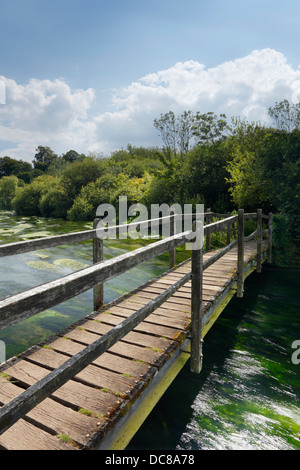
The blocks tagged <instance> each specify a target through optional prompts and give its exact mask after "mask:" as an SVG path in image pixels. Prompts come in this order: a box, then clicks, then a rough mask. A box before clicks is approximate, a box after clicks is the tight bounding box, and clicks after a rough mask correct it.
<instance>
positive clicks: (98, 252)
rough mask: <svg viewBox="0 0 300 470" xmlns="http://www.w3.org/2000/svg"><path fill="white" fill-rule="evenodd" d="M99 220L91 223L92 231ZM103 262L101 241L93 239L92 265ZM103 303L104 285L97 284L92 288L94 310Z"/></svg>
mask: <svg viewBox="0 0 300 470" xmlns="http://www.w3.org/2000/svg"><path fill="white" fill-rule="evenodd" d="M98 222H99V219H95V220H94V223H93V227H94V229H96V228H97V224H98ZM101 261H103V239H102V238H98V237H97V238H94V239H93V263H94V264H96V263H100V262H101ZM103 302H104V285H103V282H101V283H100V284H97V285H96V286H94V287H93V303H94V310H99V309H100V308H101V307H102V306H103Z"/></svg>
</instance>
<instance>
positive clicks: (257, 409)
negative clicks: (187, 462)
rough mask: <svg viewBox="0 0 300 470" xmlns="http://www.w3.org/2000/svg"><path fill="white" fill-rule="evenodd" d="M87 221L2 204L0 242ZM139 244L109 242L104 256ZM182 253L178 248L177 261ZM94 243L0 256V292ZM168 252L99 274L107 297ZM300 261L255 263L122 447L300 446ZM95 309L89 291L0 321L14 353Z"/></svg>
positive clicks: (157, 267) (42, 274)
mask: <svg viewBox="0 0 300 470" xmlns="http://www.w3.org/2000/svg"><path fill="white" fill-rule="evenodd" d="M88 228H91V224H86V223H82V222H79V223H73V222H66V221H61V220H57V219H52V220H49V219H48V220H45V219H42V218H37V217H30V218H28V217H26V218H22V217H15V216H12V214H10V213H5V212H0V243H7V242H12V241H18V240H23V239H29V238H31V237H40V236H47V235H57V234H60V233H66V232H73V231H79V230H86V229H88ZM138 246H140V244H139V243H137V242H136V241H134V240H126V241H125V240H123V241H120V242H119V241H118V240H109V241H106V242H105V258H109V257H113V256H117V255H118V254H121V253H123V252H125V251H128V249H135V248H137V247H138ZM185 256H186V254H185V253H180V254H179V255H178V261H180V259H181V258H184V257H185ZM91 260H92V244H91V242H83V243H78V244H73V245H70V246H61V247H55V248H52V249H48V250H39V251H36V252H31V253H26V254H22V255H17V256H11V257H6V258H1V259H0V298H3V297H5V296H7V295H11V294H14V293H17V292H19V291H20V290H24V289H27V288H30V287H33V286H36V285H39V284H41V283H44V282H47V281H49V280H52V279H56V278H57V277H60V276H61V275H64V274H68V273H69V272H72V271H74V270H77V269H81V268H82V267H84V266H88V265H90V264H91ZM168 263H169V258H168V255H164V256H162V257H159V258H157V259H155V260H151V261H150V262H147V263H144V264H143V265H142V266H140V267H138V268H135V269H133V270H131V271H130V272H128V273H126V274H124V275H122V276H119V277H117V278H115V279H112V280H111V281H109V282H107V283H106V284H105V291H104V295H105V302H109V301H110V300H112V299H115V298H117V297H118V296H119V295H120V294H122V293H125V292H127V291H129V290H131V289H133V288H134V287H136V286H138V285H139V284H141V283H143V282H145V281H147V280H148V279H151V278H152V277H153V276H155V275H158V274H160V273H161V272H163V271H164V270H165V269H166V268H167V267H168ZM299 288H300V271H299V270H298V271H296V270H287V269H273V268H272V269H271V268H267V267H266V266H264V268H263V272H262V274H256V273H253V274H252V275H251V276H250V277H249V278H248V279H247V281H246V284H245V296H244V298H243V299H236V298H233V299H232V301H231V302H230V304H229V305H228V306H227V308H226V310H225V311H224V312H223V313H222V315H221V317H220V318H219V319H218V321H217V322H216V323H215V325H214V326H213V328H212V330H211V331H210V332H209V333H208V334H207V335H206V337H205V342H204V364H203V370H202V372H201V374H200V375H194V374H191V373H190V371H189V363H187V365H186V366H185V367H184V369H183V370H182V371H181V372H180V374H179V375H178V377H177V378H176V380H175V381H174V382H173V384H172V385H171V387H170V388H169V389H168V390H167V392H166V393H165V395H164V396H163V397H162V399H161V400H160V402H159V403H158V404H157V406H156V407H155V409H154V410H153V412H152V413H151V414H150V416H149V417H148V419H147V420H146V421H145V423H144V425H143V426H142V427H141V428H140V430H139V432H138V433H137V434H136V436H135V437H134V438H133V439H132V441H131V443H130V444H129V446H128V449H129V450H130V449H146V450H150V449H159V450H161V449H178V450H179V449H300V392H299V388H300V364H299V365H294V364H292V361H291V356H292V353H293V352H294V350H292V348H291V345H292V343H293V341H294V340H300V301H299V296H298V292H299ZM91 311H92V291H87V292H85V293H84V294H82V295H80V296H78V297H76V298H74V299H71V300H69V301H67V302H64V303H63V304H60V305H58V306H55V307H53V308H52V309H50V310H47V311H46V312H42V313H41V314H39V315H36V316H34V317H32V318H30V319H28V320H26V321H23V322H21V323H19V324H18V325H14V326H13V327H10V328H7V329H5V330H1V331H0V340H2V341H4V342H5V346H6V357H7V358H9V357H11V356H13V355H15V354H18V353H20V352H22V351H24V350H25V349H27V348H28V347H30V346H31V345H33V344H36V343H37V342H40V341H42V340H43V339H46V338H47V337H48V336H50V335H52V334H53V333H56V332H58V331H60V330H61V329H63V328H65V327H66V326H68V325H70V324H71V323H73V322H74V321H76V320H78V319H79V318H82V317H83V316H85V315H86V314H88V313H90V312H91Z"/></svg>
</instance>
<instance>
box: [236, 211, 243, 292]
mask: <svg viewBox="0 0 300 470" xmlns="http://www.w3.org/2000/svg"><path fill="white" fill-rule="evenodd" d="M237 271H238V272H237V290H236V295H237V297H243V295H244V209H239V210H238V259H237Z"/></svg>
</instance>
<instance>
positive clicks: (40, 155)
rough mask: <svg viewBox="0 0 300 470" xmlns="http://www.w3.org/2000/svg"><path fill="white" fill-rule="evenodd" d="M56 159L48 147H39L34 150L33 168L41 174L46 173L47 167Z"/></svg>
mask: <svg viewBox="0 0 300 470" xmlns="http://www.w3.org/2000/svg"><path fill="white" fill-rule="evenodd" d="M56 159H57V155H56V153H54V152H53V150H51V148H50V147H43V146H42V145H39V147H38V148H37V149H36V154H35V156H34V159H33V167H34V168H35V169H36V170H41V171H43V172H45V171H47V169H48V167H49V166H50V165H51V164H52V163H53V162H54V160H56Z"/></svg>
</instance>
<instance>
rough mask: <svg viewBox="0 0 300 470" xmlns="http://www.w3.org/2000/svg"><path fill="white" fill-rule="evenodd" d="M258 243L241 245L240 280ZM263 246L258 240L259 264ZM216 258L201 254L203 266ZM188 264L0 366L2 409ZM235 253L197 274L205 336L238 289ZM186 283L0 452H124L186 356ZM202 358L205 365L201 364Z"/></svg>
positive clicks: (7, 437) (18, 426)
mask: <svg viewBox="0 0 300 470" xmlns="http://www.w3.org/2000/svg"><path fill="white" fill-rule="evenodd" d="M256 248H257V244H256V242H255V241H250V242H245V254H244V266H245V277H246V276H247V275H248V274H249V273H250V272H252V271H253V270H254V269H255V265H256V262H255V258H256V254H257V251H256ZM266 249H267V243H266V242H265V241H264V242H263V260H264V259H265V251H266ZM213 253H214V252H209V253H206V254H204V260H206V259H208V258H209V257H210V256H212V254H213ZM190 270H191V263H190V261H188V262H185V263H182V264H181V265H179V266H178V267H175V268H173V269H171V270H169V271H168V272H167V273H165V274H164V275H162V276H160V277H158V278H155V279H154V280H151V281H150V282H148V283H146V284H144V285H143V286H141V287H140V288H138V289H135V290H134V291H132V292H131V293H130V294H127V295H125V296H123V297H122V298H120V299H117V300H116V301H114V302H112V303H110V304H108V305H106V306H104V307H103V308H101V309H100V310H99V311H97V312H93V313H91V314H90V315H88V316H87V317H85V318H84V319H82V320H81V321H79V322H77V323H76V324H74V325H72V326H71V327H69V328H67V329H66V330H65V331H63V332H61V333H60V334H59V335H56V336H54V337H52V338H50V339H48V340H47V342H45V343H41V344H40V345H38V346H34V347H33V348H30V349H29V350H28V351H26V352H24V353H23V354H21V355H20V356H19V357H17V358H12V359H10V360H8V361H7V362H6V363H4V365H3V366H2V368H0V372H1V375H0V405H1V406H2V405H4V404H6V403H8V402H9V401H10V400H12V399H13V398H14V397H16V396H18V395H19V394H20V393H22V392H23V391H24V389H26V388H28V387H29V386H31V385H32V384H34V383H36V382H37V381H39V380H40V379H42V378H43V377H45V376H46V375H47V374H48V373H49V371H51V370H53V369H55V368H56V367H58V366H60V365H61V364H62V363H64V362H65V361H66V360H67V359H68V358H69V357H71V356H73V355H75V354H76V353H78V352H79V351H80V350H82V349H83V348H84V347H85V346H86V345H88V344H90V343H92V342H93V341H95V339H97V338H99V336H101V335H103V334H105V333H106V332H107V331H109V330H110V329H111V328H112V327H114V326H116V325H118V324H119V323H121V322H122V321H123V320H124V318H127V317H129V316H130V315H132V313H134V312H135V311H137V310H138V309H139V308H141V307H142V306H143V305H145V304H147V303H148V302H149V301H150V300H152V299H153V298H155V297H156V296H157V295H158V294H160V293H162V292H163V291H164V290H165V289H166V288H168V287H170V285H172V284H173V283H174V282H175V281H177V280H178V279H180V278H181V277H182V276H183V275H184V274H186V273H187V272H190ZM236 275H237V248H236V247H235V248H233V249H232V250H231V251H229V252H228V253H226V254H225V255H224V256H223V257H222V258H220V259H219V260H218V261H216V262H215V263H214V264H213V265H211V266H210V267H208V268H207V269H206V270H205V271H204V273H203V299H202V301H203V318H204V320H203V322H204V325H203V336H204V335H205V334H206V332H207V331H208V330H209V328H210V327H211V325H212V324H213V322H214V321H215V320H216V318H217V317H218V315H219V314H220V313H221V311H222V310H223V309H224V307H225V305H226V304H227V303H228V301H229V300H230V299H231V297H232V296H233V295H234V293H235V291H236V281H235V279H236ZM190 310H191V282H187V283H186V284H185V285H184V286H183V287H182V288H180V289H179V290H178V291H177V292H176V293H175V294H173V295H172V297H170V298H169V299H168V300H167V301H166V302H165V303H164V304H163V305H161V307H159V308H157V309H156V310H155V311H154V312H153V313H152V314H151V315H149V316H148V317H147V319H146V320H144V321H143V322H142V323H140V324H139V325H138V326H137V327H136V328H135V329H134V330H133V331H131V332H130V333H128V334H127V335H126V336H125V337H124V338H123V339H122V340H121V341H119V342H118V343H116V344H115V345H114V346H112V347H111V348H110V349H109V350H108V351H107V352H106V353H104V354H103V355H102V356H100V357H99V358H98V359H96V360H95V361H94V362H93V363H92V364H90V365H89V366H87V367H86V368H85V369H83V370H82V372H80V373H79V374H78V375H77V376H76V377H75V378H74V379H73V380H69V381H68V382H67V383H66V384H65V385H63V386H61V387H60V388H59V389H58V390H57V391H56V392H55V393H53V395H52V396H51V397H49V398H47V399H45V400H44V401H43V402H41V403H40V404H38V405H37V406H36V407H35V408H34V409H33V410H32V411H30V412H29V413H28V414H27V415H26V417H25V418H23V419H20V420H19V421H18V422H16V423H15V424H14V425H13V426H12V427H11V428H9V429H8V430H7V431H5V432H4V433H3V434H2V435H0V449H8V450H22V449H26V450H31V449H32V450H50V449H51V450H74V449H95V448H100V449H122V448H125V447H126V445H127V444H128V442H129V440H130V438H131V437H132V436H133V435H134V433H135V432H136V430H137V429H138V427H139V426H140V425H141V423H142V421H143V420H144V419H145V418H146V417H147V415H148V414H149V413H150V411H151V410H152V409H153V407H154V406H155V403H157V401H158V400H159V398H160V397H161V395H162V394H163V393H164V391H165V390H166V388H167V387H168V385H169V384H170V383H171V382H172V380H173V379H174V377H175V376H176V374H177V373H178V372H179V371H180V369H181V368H182V367H183V365H184V363H185V362H186V361H187V360H188V358H189V357H190V353H189V346H190V340H189V326H190ZM204 360H205V359H204Z"/></svg>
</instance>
